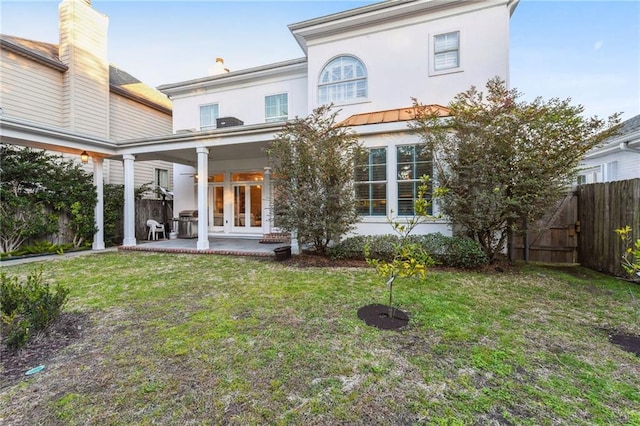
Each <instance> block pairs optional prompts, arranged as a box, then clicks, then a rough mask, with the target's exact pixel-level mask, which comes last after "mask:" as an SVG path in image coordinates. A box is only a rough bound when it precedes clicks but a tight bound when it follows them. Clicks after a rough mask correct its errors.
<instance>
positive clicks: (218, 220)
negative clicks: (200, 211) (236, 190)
mask: <svg viewBox="0 0 640 426" xmlns="http://www.w3.org/2000/svg"><path fill="white" fill-rule="evenodd" d="M211 210H212V211H213V226H214V227H222V226H224V187H223V186H214V187H213V209H211Z"/></svg>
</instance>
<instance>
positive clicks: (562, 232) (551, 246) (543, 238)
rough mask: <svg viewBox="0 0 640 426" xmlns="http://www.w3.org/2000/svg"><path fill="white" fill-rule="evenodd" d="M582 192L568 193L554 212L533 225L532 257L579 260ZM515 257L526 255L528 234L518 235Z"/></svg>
mask: <svg viewBox="0 0 640 426" xmlns="http://www.w3.org/2000/svg"><path fill="white" fill-rule="evenodd" d="M577 223H578V196H577V194H576V193H575V192H570V193H568V194H567V195H566V196H565V197H564V198H563V199H562V200H560V202H558V204H556V206H555V209H553V210H551V214H550V215H547V217H545V218H544V219H541V220H538V221H536V222H535V223H533V224H531V225H529V231H528V232H527V236H528V240H529V259H528V260H530V261H535V262H550V263H578V261H579V260H578V235H577V233H578V232H580V229H577V225H576V224H577ZM512 257H513V259H514V260H524V259H525V238H524V235H522V234H521V235H517V236H514V239H513V245H512Z"/></svg>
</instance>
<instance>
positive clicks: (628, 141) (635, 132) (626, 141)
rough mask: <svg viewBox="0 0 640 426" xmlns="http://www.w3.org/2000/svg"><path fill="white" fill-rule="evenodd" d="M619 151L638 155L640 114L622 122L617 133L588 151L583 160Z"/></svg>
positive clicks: (639, 150) (639, 148)
mask: <svg viewBox="0 0 640 426" xmlns="http://www.w3.org/2000/svg"><path fill="white" fill-rule="evenodd" d="M621 151H633V152H635V153H640V114H639V115H636V116H635V117H631V118H630V119H628V120H626V121H623V122H622V123H621V124H620V127H619V128H618V133H616V134H615V135H613V136H611V137H609V138H607V139H605V140H603V141H602V142H601V143H600V145H598V146H597V147H595V148H593V149H592V150H591V151H589V152H588V153H587V154H586V155H585V156H584V158H585V159H592V158H598V157H602V156H605V155H609V154H611V153H614V152H621ZM626 155H628V153H627V154H626Z"/></svg>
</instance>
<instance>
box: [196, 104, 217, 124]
mask: <svg viewBox="0 0 640 426" xmlns="http://www.w3.org/2000/svg"><path fill="white" fill-rule="evenodd" d="M218 117H219V110H218V104H209V105H200V130H210V129H215V128H216V119H217V118H218Z"/></svg>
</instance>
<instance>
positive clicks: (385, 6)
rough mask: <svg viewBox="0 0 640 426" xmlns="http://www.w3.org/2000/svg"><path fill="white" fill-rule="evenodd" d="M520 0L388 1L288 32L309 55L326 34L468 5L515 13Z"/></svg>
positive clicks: (296, 26) (298, 25) (305, 23)
mask: <svg viewBox="0 0 640 426" xmlns="http://www.w3.org/2000/svg"><path fill="white" fill-rule="evenodd" d="M519 1H520V0H491V1H486V2H485V1H477V0H386V1H382V2H379V3H374V4H370V5H367V6H362V7H358V8H355V9H350V10H346V11H344V12H338V13H334V14H331V15H326V16H321V17H319V18H314V19H309V20H306V21H302V22H298V23H294V24H291V25H289V26H288V27H289V31H291V33H292V34H293V36H294V37H295V39H296V41H297V42H298V44H299V45H300V47H301V48H302V50H303V51H304V52H305V54H306V53H307V41H308V40H312V39H315V38H318V37H323V36H327V35H333V34H339V33H343V32H345V31H350V30H354V29H358V28H367V27H371V26H373V25H376V24H382V23H385V22H392V21H399V20H406V19H408V18H411V17H414V16H417V15H420V14H424V13H432V12H436V11H440V10H446V9H453V8H459V7H463V6H468V7H471V8H476V9H477V8H485V7H494V6H500V5H507V6H508V8H509V11H510V14H513V11H514V10H515V8H516V6H517V4H518V2H519Z"/></svg>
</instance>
